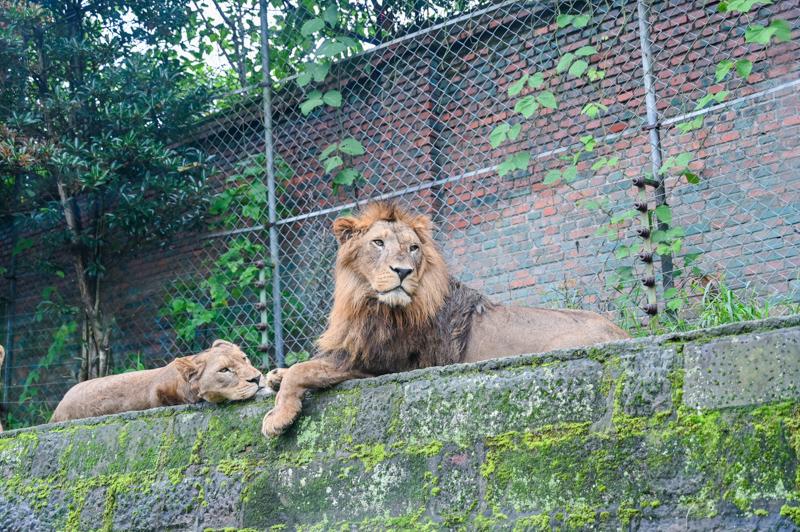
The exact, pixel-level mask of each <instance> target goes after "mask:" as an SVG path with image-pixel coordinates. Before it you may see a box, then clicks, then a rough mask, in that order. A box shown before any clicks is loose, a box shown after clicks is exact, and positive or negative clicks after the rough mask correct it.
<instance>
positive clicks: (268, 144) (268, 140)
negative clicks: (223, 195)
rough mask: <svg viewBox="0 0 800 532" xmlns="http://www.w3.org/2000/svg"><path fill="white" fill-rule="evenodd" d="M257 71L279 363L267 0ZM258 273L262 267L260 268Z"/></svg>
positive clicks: (278, 358)
mask: <svg viewBox="0 0 800 532" xmlns="http://www.w3.org/2000/svg"><path fill="white" fill-rule="evenodd" d="M259 4H260V18H261V71H262V75H263V80H262V82H261V83H262V85H263V99H264V102H263V103H264V153H265V155H266V162H267V204H268V209H269V256H270V262H271V263H272V264H271V266H272V326H273V339H274V345H275V362H276V364H277V365H278V367H283V366H284V365H285V364H284V360H283V320H282V315H281V275H280V271H281V269H280V256H279V254H278V227H277V226H276V225H275V222H277V213H276V207H275V164H274V157H273V146H272V81H271V77H270V73H269V12H268V9H269V8H268V5H267V0H260V2H259ZM261 271H262V275H263V272H264V271H265V270H264V269H262V270H261Z"/></svg>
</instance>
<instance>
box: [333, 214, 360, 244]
mask: <svg viewBox="0 0 800 532" xmlns="http://www.w3.org/2000/svg"><path fill="white" fill-rule="evenodd" d="M357 223H358V220H356V219H355V218H353V217H352V216H342V217H341V218H336V219H335V220H334V221H333V235H334V236H335V237H336V240H337V241H338V242H339V244H344V243H345V242H347V241H348V240H350V239H351V238H352V237H353V235H355V232H356V224H357Z"/></svg>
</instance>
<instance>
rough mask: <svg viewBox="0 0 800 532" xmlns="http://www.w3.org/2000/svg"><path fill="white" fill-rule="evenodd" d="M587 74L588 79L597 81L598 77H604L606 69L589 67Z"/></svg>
mask: <svg viewBox="0 0 800 532" xmlns="http://www.w3.org/2000/svg"><path fill="white" fill-rule="evenodd" d="M587 74H588V76H589V80H590V81H597V80H600V79H604V78H605V77H606V71H605V70H597V69H596V68H594V67H590V68H589V72H588V73H587Z"/></svg>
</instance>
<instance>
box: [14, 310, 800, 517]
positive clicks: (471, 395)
mask: <svg viewBox="0 0 800 532" xmlns="http://www.w3.org/2000/svg"><path fill="white" fill-rule="evenodd" d="M798 382H800V317H798V316H795V317H790V318H783V319H773V320H766V321H761V322H751V323H745V324H736V325H732V326H726V327H721V328H717V329H712V330H705V331H695V332H692V333H686V334H677V335H669V336H663V337H658V338H650V339H643V340H630V341H625V342H618V343H614V344H608V345H604V346H596V347H592V348H588V349H579V350H572V351H559V352H554V353H548V354H544V355H532V356H523V357H514V358H508V359H500V360H494V361H488V362H485V363H481V364H471V365H458V366H450V367H444V368H432V369H428V370H419V371H413V372H409V373H404V374H397V375H387V376H384V377H379V378H375V379H367V380H364V381H357V382H349V383H345V384H343V385H341V386H339V387H337V388H335V389H333V390H329V391H325V392H321V393H317V394H314V395H313V396H311V397H309V398H308V399H307V400H306V403H305V413H304V417H303V418H302V419H301V420H300V422H298V424H297V425H296V426H295V428H293V429H292V430H291V431H290V432H289V433H288V434H287V435H285V436H284V437H282V438H280V439H278V440H266V439H264V438H262V437H261V435H260V433H259V427H260V421H261V417H262V416H263V414H264V412H266V410H267V409H269V408H270V406H271V399H269V398H267V399H259V400H256V401H251V402H248V403H244V404H238V405H230V406H222V407H214V406H211V405H205V406H197V407H179V408H164V409H155V410H151V411H147V412H142V413H132V414H124V415H120V416H106V417H103V418H95V419H91V420H85V421H81V422H71V423H61V424H54V425H45V426H41V427H35V428H31V429H26V430H20V431H13V432H8V433H5V434H3V435H0V477H1V478H3V480H2V481H0V482H2V484H0V529H2V530H26V531H28V530H53V529H68V530H93V529H114V530H131V529H139V530H152V529H165V528H171V529H188V530H195V529H203V528H224V527H250V528H255V529H259V530H265V529H270V528H273V529H283V528H285V529H301V528H302V529H318V530H322V529H328V528H334V527H335V528H336V529H340V528H346V529H359V530H360V529H363V530H376V529H381V530H382V529H420V528H427V529H429V530H438V529H469V530H472V529H487V530H488V529H492V530H494V529H509V530H511V529H515V530H536V529H543V530H547V529H550V527H560V528H563V529H573V530H579V529H617V528H620V527H622V528H634V529H653V530H665V529H673V530H684V529H687V528H702V529H709V528H718V529H734V528H747V529H765V530H766V529H769V530H794V529H797V527H800V508H798V507H800V472H799V471H798V455H800V388H799V387H798Z"/></svg>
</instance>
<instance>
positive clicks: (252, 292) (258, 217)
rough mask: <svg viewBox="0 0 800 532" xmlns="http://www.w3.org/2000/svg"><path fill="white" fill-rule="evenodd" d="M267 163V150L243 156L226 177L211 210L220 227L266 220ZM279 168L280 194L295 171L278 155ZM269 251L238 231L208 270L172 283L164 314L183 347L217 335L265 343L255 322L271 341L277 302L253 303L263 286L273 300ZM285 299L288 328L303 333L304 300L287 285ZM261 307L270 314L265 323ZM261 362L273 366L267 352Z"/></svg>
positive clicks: (195, 347)
mask: <svg viewBox="0 0 800 532" xmlns="http://www.w3.org/2000/svg"><path fill="white" fill-rule="evenodd" d="M265 165H266V160H265V157H264V156H263V155H257V156H253V157H249V158H247V159H245V160H243V161H240V162H239V163H238V164H237V165H236V167H235V171H234V172H233V173H232V174H231V175H229V176H228V177H227V178H226V180H225V188H224V189H223V190H221V191H220V192H219V193H217V194H216V195H215V196H214V197H213V198H212V199H211V202H210V213H211V214H212V215H214V216H216V217H217V221H216V225H217V226H218V227H219V228H220V229H222V230H230V229H235V228H240V227H241V226H242V225H243V224H254V225H255V224H263V223H265V222H266V216H267V194H266V187H265V186H264V184H263V182H262V178H263V177H264V176H265V174H266V166H265ZM275 168H276V182H277V184H278V187H277V189H278V193H280V191H281V190H282V184H283V183H285V182H286V181H287V180H288V179H290V178H291V176H292V171H291V168H289V166H288V165H286V163H285V162H284V161H283V160H282V159H277V160H276V163H275ZM278 214H279V216H281V217H286V216H289V215H290V214H291V212H290V211H288V210H287V209H286V208H285V206H283V205H281V204H278ZM266 256H267V249H266V247H265V245H264V244H263V243H261V240H260V239H259V238H258V233H254V232H249V233H244V234H240V235H237V236H233V237H231V238H230V240H226V241H225V247H224V248H223V249H222V250H221V251H220V252H219V253H218V254H217V255H216V256H215V257H214V258H213V259H211V260H209V261H208V262H206V263H205V264H203V265H202V267H203V268H204V270H205V271H206V273H205V274H204V275H203V277H202V278H200V279H197V278H190V279H180V280H177V281H175V282H173V283H172V287H171V295H170V297H169V298H168V300H167V301H166V302H165V304H164V305H163V306H162V308H161V310H160V312H159V314H160V316H161V317H162V318H164V319H166V320H167V321H168V322H169V325H170V327H171V328H172V329H173V330H174V331H175V334H176V336H177V338H178V340H179V341H180V342H181V346H182V347H181V351H185V352H196V351H200V350H202V349H205V348H207V347H208V345H209V343H210V341H211V340H213V339H214V338H225V339H228V340H231V341H234V342H237V343H240V344H242V345H244V346H258V345H262V344H263V343H264V338H263V336H262V332H261V331H259V330H258V329H257V328H256V326H255V325H256V324H258V323H264V324H265V325H266V331H265V332H266V340H267V341H268V342H271V341H272V339H273V338H274V331H273V328H272V324H273V319H272V305H266V307H265V308H264V310H263V311H259V310H257V309H256V308H255V307H254V305H253V303H255V302H257V301H259V300H260V296H261V291H263V292H264V294H263V295H264V297H265V298H266V300H267V301H271V297H272V283H271V279H272V269H271V268H270V267H269V263H268V261H267V260H266ZM260 265H261V266H263V269H260V268H259V266H260ZM281 301H282V303H283V308H284V311H285V313H286V317H285V319H284V330H285V331H287V332H289V333H295V334H298V333H299V329H300V327H301V325H300V323H301V320H299V316H300V314H301V313H302V304H301V303H300V301H299V300H298V299H297V298H296V297H295V296H294V295H293V294H292V293H291V292H290V291H288V290H286V291H283V292H282V294H281ZM243 302H244V304H243ZM261 312H264V313H265V314H266V322H264V321H263V319H262V315H261ZM261 366H262V367H263V368H268V367H270V366H271V363H270V361H269V359H268V358H267V357H266V355H265V356H264V357H263V358H262V359H261Z"/></svg>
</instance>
